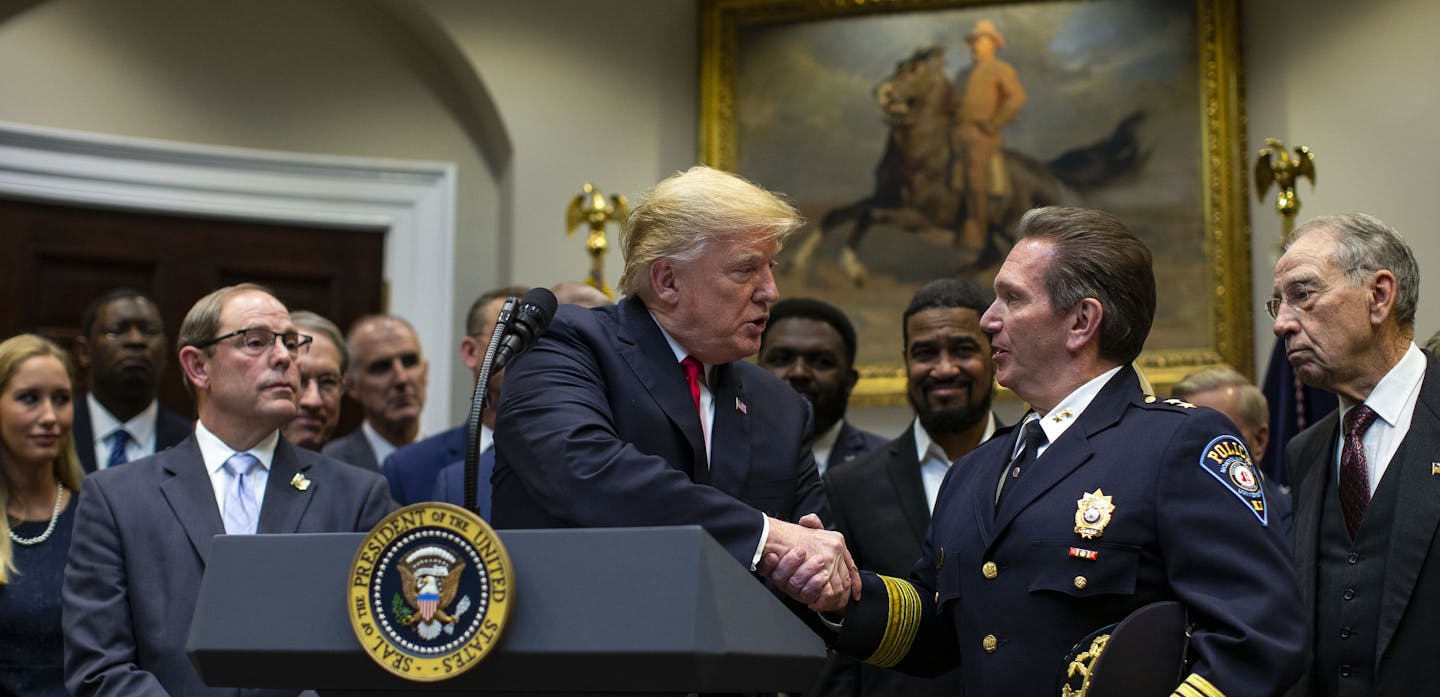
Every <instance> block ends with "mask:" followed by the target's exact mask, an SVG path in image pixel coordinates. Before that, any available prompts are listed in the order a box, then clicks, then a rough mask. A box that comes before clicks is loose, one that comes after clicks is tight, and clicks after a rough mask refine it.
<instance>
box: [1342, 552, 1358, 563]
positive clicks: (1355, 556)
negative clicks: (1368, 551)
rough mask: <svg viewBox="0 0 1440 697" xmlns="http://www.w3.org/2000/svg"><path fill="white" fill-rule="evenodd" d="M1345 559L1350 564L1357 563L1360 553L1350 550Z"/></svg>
mask: <svg viewBox="0 0 1440 697" xmlns="http://www.w3.org/2000/svg"><path fill="white" fill-rule="evenodd" d="M1345 561H1348V562H1350V563H1351V564H1355V563H1357V562H1359V561H1360V555H1359V554H1356V553H1354V552H1351V553H1350V556H1348V557H1345Z"/></svg>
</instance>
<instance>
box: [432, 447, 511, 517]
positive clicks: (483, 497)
mask: <svg viewBox="0 0 1440 697" xmlns="http://www.w3.org/2000/svg"><path fill="white" fill-rule="evenodd" d="M494 472H495V449H494V448H490V449H489V450H486V451H485V452H482V453H480V468H479V469H478V470H477V476H476V479H475V505H476V507H477V508H479V509H480V517H481V518H484V519H485V522H487V523H488V522H490V475H491V474H493V473H494ZM430 500H432V501H444V502H445V503H453V504H455V505H456V506H464V505H465V460H463V459H462V460H457V461H455V462H452V463H450V464H448V465H445V469H442V470H440V474H439V475H438V476H436V477H435V491H434V493H433V494H431V496H430Z"/></svg>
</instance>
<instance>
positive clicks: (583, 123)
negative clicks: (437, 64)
mask: <svg viewBox="0 0 1440 697" xmlns="http://www.w3.org/2000/svg"><path fill="white" fill-rule="evenodd" d="M420 1H421V4H422V6H423V7H425V8H427V9H428V10H429V11H430V12H431V13H432V15H433V16H434V17H435V18H436V19H437V20H438V21H439V22H440V23H441V24H442V25H443V26H444V27H445V28H446V30H447V31H448V32H449V33H450V35H451V36H452V38H453V39H454V40H455V42H456V43H457V44H458V45H459V46H460V47H461V50H462V51H463V52H464V53H465V54H466V55H467V56H469V57H470V59H471V61H472V62H473V64H474V66H475V68H476V70H477V71H478V72H479V73H480V75H481V77H482V78H483V79H484V81H485V85H486V87H487V88H488V89H489V90H490V93H491V94H492V95H493V96H494V98H495V103H496V106H497V107H498V108H499V111H500V115H501V119H502V120H503V121H504V123H505V128H506V130H507V132H508V133H509V135H510V138H511V142H512V143H513V145H514V148H515V156H514V168H513V171H512V175H513V188H512V191H511V194H512V196H513V201H514V221H513V228H512V229H513V235H514V238H513V239H514V250H513V252H512V254H511V257H510V264H511V266H510V273H509V279H510V280H511V281H513V282H515V283H519V284H522V285H552V284H554V283H555V282H556V281H561V280H567V279H574V280H581V279H584V278H585V274H586V273H587V272H588V271H589V260H588V257H587V256H586V255H585V253H584V245H585V241H584V239H585V238H584V232H583V231H582V232H578V233H576V237H575V238H572V239H567V238H566V236H565V206H566V204H568V203H569V201H570V198H571V197H572V196H574V195H575V194H577V193H579V192H580V187H581V185H583V184H584V183H585V182H587V181H588V182H591V183H593V184H594V185H595V186H597V187H598V188H599V189H600V190H601V191H603V192H604V193H606V194H607V195H609V194H614V193H619V194H624V195H625V196H627V197H628V198H630V199H631V200H632V201H633V200H634V199H635V198H636V196H637V195H638V194H640V193H641V192H643V191H645V190H646V189H648V188H649V187H650V186H652V185H654V184H655V182H657V181H659V180H660V179H662V178H664V177H665V176H667V175H669V174H670V173H672V172H674V171H675V170H679V169H684V168H686V167H688V166H689V165H691V164H694V162H695V157H696V145H695V137H696V136H695V134H696V130H697V129H696V119H697V111H696V99H697V98H696V95H697V94H698V93H699V86H698V82H697V78H696V75H697V71H698V67H697V65H698V58H697V48H696V37H697V35H698V32H699V30H698V28H697V25H696V21H697V20H696V11H695V3H694V2H688V1H682V2H677V1H676V0H530V1H527V2H473V1H471V0H420ZM616 233H617V230H616V229H615V228H613V227H612V228H611V230H610V240H611V249H612V251H611V253H610V254H609V256H608V257H607V263H606V280H607V281H608V282H610V284H611V285H612V286H613V285H614V284H615V282H616V281H618V280H619V277H620V269H621V263H620V253H619V244H618V242H619V239H618V235H617V234H616Z"/></svg>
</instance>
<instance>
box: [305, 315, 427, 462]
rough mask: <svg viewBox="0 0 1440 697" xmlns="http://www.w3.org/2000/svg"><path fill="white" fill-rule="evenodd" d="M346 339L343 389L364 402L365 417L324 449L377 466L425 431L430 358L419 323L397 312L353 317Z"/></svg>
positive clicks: (339, 457) (338, 456)
mask: <svg viewBox="0 0 1440 697" xmlns="http://www.w3.org/2000/svg"><path fill="white" fill-rule="evenodd" d="M348 343H349V348H350V369H349V370H348V371H346V372H345V394H348V395H350V396H351V397H354V398H355V400H356V401H358V402H360V406H361V407H362V408H364V409H365V421H364V422H362V423H361V424H360V428H357V429H355V430H354V431H351V432H350V434H349V435H347V436H344V437H342V438H337V439H335V440H333V441H330V442H329V443H328V444H326V445H325V448H324V450H322V451H321V452H323V453H325V454H326V455H329V456H330V457H333V458H335V459H336V460H339V461H341V462H345V463H349V464H352V465H355V466H356V467H364V468H366V469H371V470H375V471H376V472H379V471H380V463H382V462H384V461H385V458H387V457H389V456H390V453H393V452H395V450H396V449H397V448H401V447H404V446H407V445H410V444H411V443H414V442H416V441H418V440H420V439H422V438H424V437H425V434H424V433H421V432H420V410H422V409H424V408H425V383H426V379H427V377H428V376H429V371H430V363H429V362H428V361H426V360H425V354H424V353H422V352H421V351H420V337H419V336H418V335H416V334H415V328H414V327H412V326H410V323H409V322H406V321H405V320H404V319H403V318H400V317H396V316H394V315H370V316H367V317H361V318H360V319H358V320H355V324H354V325H352V326H351V327H350V336H349V338H348Z"/></svg>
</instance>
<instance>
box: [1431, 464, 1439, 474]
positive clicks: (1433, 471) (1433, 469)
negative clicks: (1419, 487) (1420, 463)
mask: <svg viewBox="0 0 1440 697" xmlns="http://www.w3.org/2000/svg"><path fill="white" fill-rule="evenodd" d="M1430 476H1432V477H1440V462H1432V463H1430Z"/></svg>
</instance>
